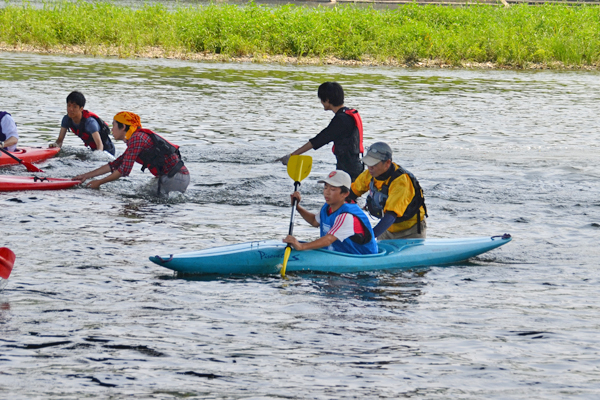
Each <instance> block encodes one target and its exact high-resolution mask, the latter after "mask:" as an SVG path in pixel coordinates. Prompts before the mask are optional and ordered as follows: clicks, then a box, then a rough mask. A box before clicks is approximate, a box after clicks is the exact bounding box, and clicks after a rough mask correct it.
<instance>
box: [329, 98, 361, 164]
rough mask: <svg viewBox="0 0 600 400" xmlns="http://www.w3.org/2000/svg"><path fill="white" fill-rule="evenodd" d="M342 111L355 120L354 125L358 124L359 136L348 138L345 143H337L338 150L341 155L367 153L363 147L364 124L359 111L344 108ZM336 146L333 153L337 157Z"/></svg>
mask: <svg viewBox="0 0 600 400" xmlns="http://www.w3.org/2000/svg"><path fill="white" fill-rule="evenodd" d="M342 111H343V112H344V113H345V114H347V115H349V116H351V117H352V119H354V123H355V124H356V128H357V130H358V135H352V136H351V137H350V138H347V139H346V140H344V141H341V142H340V141H338V142H337V149H338V151H339V153H351V154H358V153H360V154H363V153H364V152H365V148H364V146H363V123H362V118H361V117H360V114H359V113H358V111H357V110H355V109H353V108H348V107H344V108H343V109H342ZM335 149H336V146H335V144H334V145H333V147H332V149H331V151H332V152H333V154H335V155H337V154H338V153H336V151H335Z"/></svg>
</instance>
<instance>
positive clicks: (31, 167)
mask: <svg viewBox="0 0 600 400" xmlns="http://www.w3.org/2000/svg"><path fill="white" fill-rule="evenodd" d="M0 151H2V152H3V153H4V154H6V155H7V156H9V157H11V158H12V159H13V160H15V161H16V162H18V163H19V164H22V165H24V166H25V168H27V170H28V171H29V172H44V171H42V170H41V169H39V168H38V167H36V166H34V165H33V164H31V163H28V162H26V161H23V160H21V159H20V158H19V157H17V156H15V155H14V154H10V152H9V151H8V150H6V149H5V148H3V147H0Z"/></svg>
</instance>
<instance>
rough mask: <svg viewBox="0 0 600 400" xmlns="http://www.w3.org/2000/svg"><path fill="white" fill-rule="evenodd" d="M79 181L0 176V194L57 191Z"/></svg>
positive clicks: (77, 183)
mask: <svg viewBox="0 0 600 400" xmlns="http://www.w3.org/2000/svg"><path fill="white" fill-rule="evenodd" d="M80 183H81V182H80V181H74V180H72V179H62V178H40V177H37V176H14V175H0V192H15V191H18V190H59V189H67V188H70V187H72V186H75V185H79V184H80Z"/></svg>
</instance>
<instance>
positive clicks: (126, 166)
mask: <svg viewBox="0 0 600 400" xmlns="http://www.w3.org/2000/svg"><path fill="white" fill-rule="evenodd" d="M112 132H113V136H114V138H115V139H116V140H123V141H125V143H126V144H127V150H125V152H124V153H123V154H121V156H119V157H118V158H117V159H116V160H115V161H112V162H110V163H108V164H105V165H103V166H102V167H100V168H98V169H95V170H93V171H91V172H87V173H85V174H81V175H78V176H76V177H74V178H73V179H75V180H79V181H82V182H84V181H86V180H87V179H90V178H93V177H96V176H98V175H103V174H108V173H110V175H108V176H106V177H104V178H102V179H97V180H93V181H91V182H89V183H88V184H87V186H88V187H91V188H93V189H98V188H99V187H100V186H101V185H103V184H105V183H107V182H112V181H116V180H117V179H119V178H120V177H122V176H128V175H129V174H130V173H131V170H132V169H133V165H134V163H136V162H137V163H139V164H141V165H142V171H144V170H145V169H148V170H149V171H150V172H151V173H152V175H154V176H155V177H156V186H157V190H156V194H157V195H158V196H161V195H165V194H168V193H169V192H172V191H177V192H182V193H183V192H185V190H186V189H187V187H188V185H189V184H190V173H189V171H188V169H187V168H186V167H185V165H183V160H182V159H181V155H180V154H179V146H176V145H174V144H172V143H170V142H168V141H167V140H165V139H164V138H162V137H161V136H159V135H157V134H156V133H154V132H152V131H151V130H149V129H143V128H142V124H141V122H140V117H139V116H138V115H137V114H134V113H132V112H129V111H122V112H120V113H118V114H117V115H115V117H114V119H113V127H112Z"/></svg>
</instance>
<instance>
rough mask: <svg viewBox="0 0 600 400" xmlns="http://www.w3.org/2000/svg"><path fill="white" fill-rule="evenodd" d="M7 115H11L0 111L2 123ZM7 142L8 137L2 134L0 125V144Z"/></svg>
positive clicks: (0, 125)
mask: <svg viewBox="0 0 600 400" xmlns="http://www.w3.org/2000/svg"><path fill="white" fill-rule="evenodd" d="M5 115H10V114H9V113H7V112H6V111H0V121H2V118H4V116H5ZM5 140H6V135H5V134H4V133H2V124H0V142H4V141H5Z"/></svg>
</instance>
